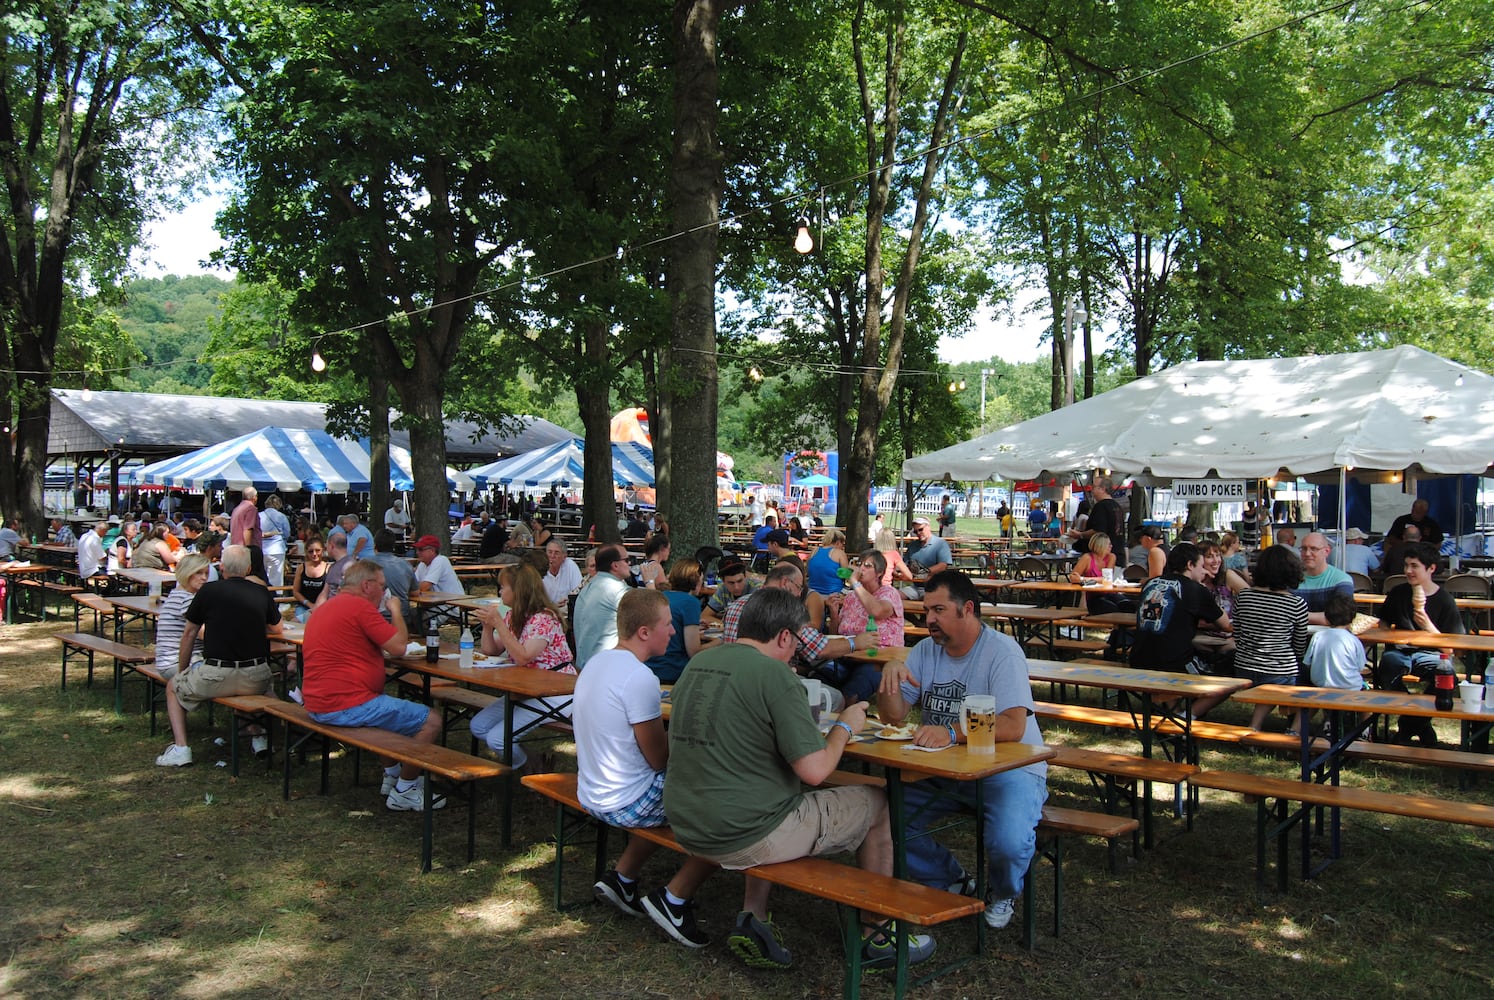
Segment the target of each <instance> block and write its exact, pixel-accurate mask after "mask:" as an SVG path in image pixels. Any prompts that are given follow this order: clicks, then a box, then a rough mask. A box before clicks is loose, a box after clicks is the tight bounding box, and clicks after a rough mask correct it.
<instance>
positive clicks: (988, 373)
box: [980, 368, 996, 430]
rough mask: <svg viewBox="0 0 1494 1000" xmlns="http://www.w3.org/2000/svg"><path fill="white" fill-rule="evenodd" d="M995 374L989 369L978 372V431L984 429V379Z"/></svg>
mask: <svg viewBox="0 0 1494 1000" xmlns="http://www.w3.org/2000/svg"><path fill="white" fill-rule="evenodd" d="M994 374H996V373H995V372H994V371H992V370H991V369H989V368H982V369H981V370H980V429H981V430H985V429H986V379H988V378H990V377H991V376H992V375H994Z"/></svg>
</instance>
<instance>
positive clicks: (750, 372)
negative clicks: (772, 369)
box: [747, 365, 763, 382]
mask: <svg viewBox="0 0 1494 1000" xmlns="http://www.w3.org/2000/svg"><path fill="white" fill-rule="evenodd" d="M747 377H748V378H750V379H752V381H754V382H761V381H762V380H763V373H762V369H760V368H758V367H757V365H753V366H752V367H751V368H749V369H747Z"/></svg>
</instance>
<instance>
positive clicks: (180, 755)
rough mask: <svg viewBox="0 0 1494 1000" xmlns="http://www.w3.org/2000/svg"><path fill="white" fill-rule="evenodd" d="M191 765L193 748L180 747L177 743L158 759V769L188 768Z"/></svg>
mask: <svg viewBox="0 0 1494 1000" xmlns="http://www.w3.org/2000/svg"><path fill="white" fill-rule="evenodd" d="M190 763H192V748H191V747H179V746H177V745H176V744H175V743H173V744H171V746H169V747H167V748H166V750H165V752H164V753H162V754H161V756H159V757H157V758H156V766H157V767H186V766H187V765H188V764H190Z"/></svg>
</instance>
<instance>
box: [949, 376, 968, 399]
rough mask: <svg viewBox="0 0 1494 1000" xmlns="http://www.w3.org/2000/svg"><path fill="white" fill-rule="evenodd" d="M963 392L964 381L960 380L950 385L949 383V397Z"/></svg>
mask: <svg viewBox="0 0 1494 1000" xmlns="http://www.w3.org/2000/svg"><path fill="white" fill-rule="evenodd" d="M964 391H965V380H964V379H960V380H959V381H958V382H951V383H949V392H950V394H951V395H953V394H954V393H957V392H964Z"/></svg>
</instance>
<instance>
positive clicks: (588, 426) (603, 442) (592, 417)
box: [576, 319, 622, 542]
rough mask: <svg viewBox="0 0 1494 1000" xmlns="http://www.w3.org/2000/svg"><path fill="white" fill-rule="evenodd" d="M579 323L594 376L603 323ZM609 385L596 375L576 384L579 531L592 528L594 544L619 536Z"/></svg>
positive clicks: (600, 363)
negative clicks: (580, 435) (580, 438)
mask: <svg viewBox="0 0 1494 1000" xmlns="http://www.w3.org/2000/svg"><path fill="white" fill-rule="evenodd" d="M582 324H583V325H582V330H581V336H582V341H583V343H584V345H585V347H584V353H585V357H586V361H587V367H588V368H589V369H590V370H591V371H593V372H596V373H601V372H605V371H607V363H608V361H607V351H608V346H607V322H606V320H604V319H587V320H583V321H582ZM611 384H612V380H611V379H610V378H607V377H600V376H599V377H596V378H592V379H579V380H577V382H576V406H577V408H578V409H579V410H580V411H581V426H582V427H583V428H584V435H585V438H584V440H585V442H586V449H585V452H584V458H583V462H582V485H581V510H582V513H581V528H582V530H583V531H589V530H590V529H591V528H592V527H593V526H595V527H596V540H597V541H598V542H615V541H617V540H619V539H620V538H621V537H622V534H621V532H619V531H618V530H617V508H616V501H614V500H613V498H612V405H611V403H612V401H611V399H610V386H611Z"/></svg>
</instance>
